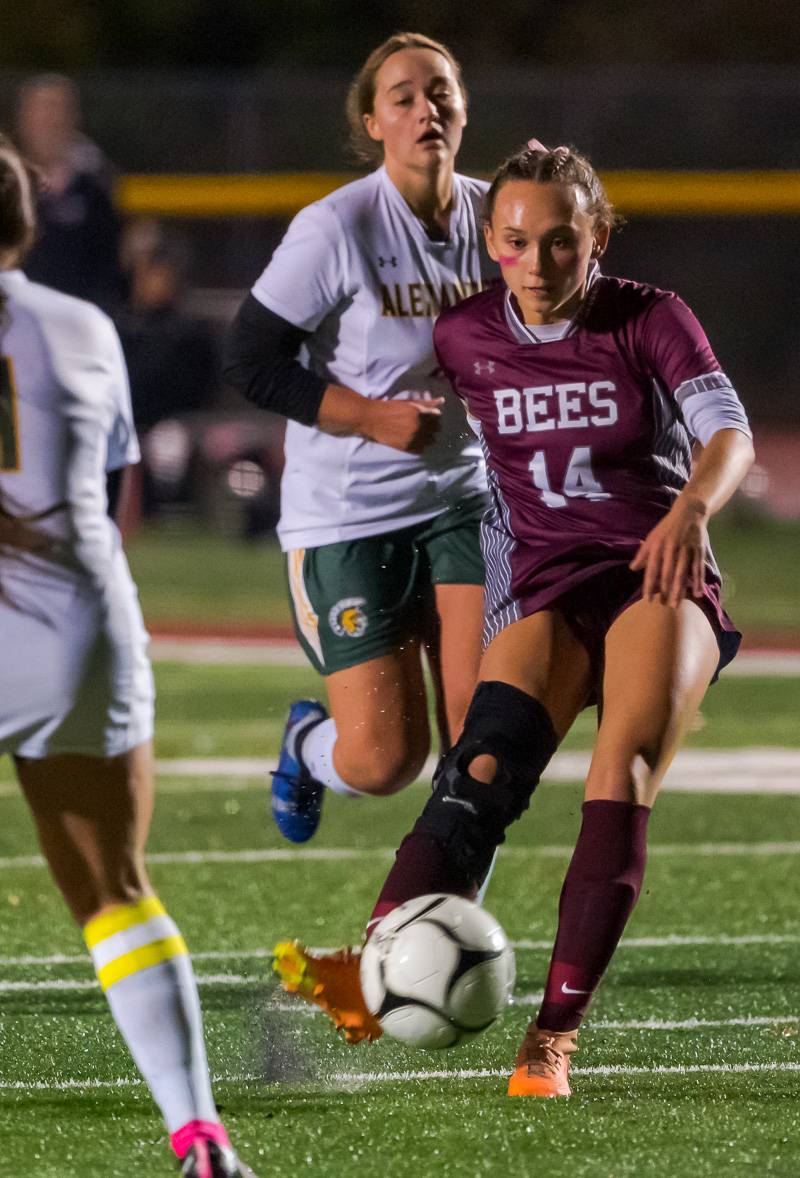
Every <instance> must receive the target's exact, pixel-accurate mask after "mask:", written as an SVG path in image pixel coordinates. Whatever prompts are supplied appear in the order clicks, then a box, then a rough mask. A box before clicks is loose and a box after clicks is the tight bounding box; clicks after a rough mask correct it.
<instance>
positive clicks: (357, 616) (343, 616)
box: [328, 597, 369, 638]
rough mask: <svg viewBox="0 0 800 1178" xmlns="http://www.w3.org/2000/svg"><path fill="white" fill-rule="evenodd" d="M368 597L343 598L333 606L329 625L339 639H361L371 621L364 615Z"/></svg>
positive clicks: (330, 611) (329, 613)
mask: <svg viewBox="0 0 800 1178" xmlns="http://www.w3.org/2000/svg"><path fill="white" fill-rule="evenodd" d="M366 604H367V599H366V597H343V598H342V600H341V601H337V602H336V604H335V605H333V606H331V608H330V610H329V612H328V625H329V626H330V628H331V630H333V632H334V634H335V635H336V636H337V638H360V637H361V635H362V634H363V633H364V631H365V630H366V628H367V626H368V624H369V621H368V618H367V615H366V614H365V613H364V608H363V607H364V606H365V605H366Z"/></svg>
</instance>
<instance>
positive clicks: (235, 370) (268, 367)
mask: <svg viewBox="0 0 800 1178" xmlns="http://www.w3.org/2000/svg"><path fill="white" fill-rule="evenodd" d="M311 334H312V333H311V332H310V331H305V330H303V328H301V327H296V326H295V325H294V324H293V323H290V322H289V321H288V320H287V319H284V318H283V317H282V316H280V315H278V314H276V313H275V312H274V311H272V310H270V309H269V308H268V307H265V306H263V305H262V304H261V303H260V302H259V301H258V299H256V298H255V297H254V296H253V295H252V294H249V295H248V296H247V297H246V298H245V300H244V302H243V303H242V306H241V307H240V308H239V312H238V314H237V316H236V318H235V319H234V321H233V324H232V326H231V329H230V332H229V333H228V338H227V341H226V347H225V355H224V361H223V375H224V377H225V379H226V380H227V382H228V383H229V384H230V385H232V386H233V388H235V389H237V390H238V391H239V392H240V393H242V394H243V396H245V397H246V398H247V400H248V401H250V402H251V403H252V404H254V405H257V406H258V407H259V408H260V409H269V410H271V411H272V412H273V413H279V414H280V415H281V416H282V417H288V418H289V419H290V420H292V421H299V422H301V424H303V425H310V426H316V428H317V429H320V430H323V432H325V433H328V434H333V435H334V436H335V437H361V438H367V439H369V441H371V442H381V443H382V444H383V445H385V446H392V447H393V448H394V449H397V450H408V451H414V452H417V451H419V450H422V449H424V447H425V446H426V445H427V444H428V442H430V441H431V440H432V438H433V436H434V433H435V429H436V426H437V425H438V417H439V412H440V411H439V405H440V404H441V400H436V401H382V400H373V399H371V398H369V397H363V396H362V395H361V394H360V393H357V392H356V391H355V390H354V389H350V388H346V387H345V386H344V385H335V384H329V383H328V382H327V381H326V380H325V379H324V378H323V377H321V376H318V375H317V373H315V372H309V370H308V369H307V368H306V367H304V365H302V364H301V363H300V361H299V360H298V352H299V351H300V347H301V345H302V344H303V342H304V341H305V340H306V339H308V337H309V336H310V335H311Z"/></svg>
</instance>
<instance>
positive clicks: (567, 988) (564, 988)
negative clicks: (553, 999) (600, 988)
mask: <svg viewBox="0 0 800 1178" xmlns="http://www.w3.org/2000/svg"><path fill="white" fill-rule="evenodd" d="M591 992H592V991H591V990H573V989H572V987H571V986H568V985H567V983H566V982H563V983H562V986H561V993H562V994H591Z"/></svg>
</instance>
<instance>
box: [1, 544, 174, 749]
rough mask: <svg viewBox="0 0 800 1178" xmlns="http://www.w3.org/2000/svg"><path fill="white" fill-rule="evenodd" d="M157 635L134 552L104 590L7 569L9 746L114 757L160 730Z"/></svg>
mask: <svg viewBox="0 0 800 1178" xmlns="http://www.w3.org/2000/svg"><path fill="white" fill-rule="evenodd" d="M147 642H148V636H147V632H146V631H145V628H144V622H143V621H142V613H141V610H140V608H139V600H138V595H137V593H136V586H135V585H134V583H133V581H132V579H131V575H130V573H129V571H128V565H127V562H126V560H125V557H124V555H123V554H122V553H121V552H119V553H118V554H117V556H116V558H115V563H114V569H113V576H112V578H111V579H110V582H109V584H108V585H107V586H106V590H105V593H104V594H103V595H102V596H101V595H100V594H99V593H98V592H96V591H94V590H91V589H89V588H87V587H86V586H85V585H83V584H78V583H72V582H70V581H68V580H66V579H64V580H55V579H53V580H48V581H47V582H45V581H43V580H34V579H32V578H29V577H25V576H24V575H23V576H20V575H17V574H16V573H15V572H14V571H13V570H12V571H9V567H8V565H7V564H6V563H5V562H4V564H3V568H2V570H1V571H0V753H13V754H14V755H16V756H19V757H29V758H33V759H40V758H42V757H50V756H55V755H57V754H59V753H82V754H84V755H86V756H95V757H114V756H118V755H119V754H120V753H124V752H127V751H128V750H129V749H132V748H134V747H135V746H136V745H138V744H141V743H142V742H143V741H146V740H150V739H151V738H152V735H153V713H154V701H155V690H154V686H153V675H152V670H151V667H150V660H149V659H148V657H147Z"/></svg>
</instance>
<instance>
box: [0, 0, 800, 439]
mask: <svg viewBox="0 0 800 1178" xmlns="http://www.w3.org/2000/svg"><path fill="white" fill-rule="evenodd" d="M402 28H411V29H420V30H422V31H424V32H426V33H428V34H429V35H432V36H434V37H439V38H441V39H443V40H445V41H446V42H447V43H448V44H449V45H450V46H451V47H452V49H453V50H454V52H455V54H456V56H457V57H459V59H460V60H461V62H462V64H463V66H464V71H465V77H466V82H467V85H468V89H469V92H470V100H471V105H470V125H469V126H468V127H467V130H466V133H465V139H464V147H463V150H462V153H461V156H460V157H459V167H460V169H461V170H462V171H465V172H479V173H488V172H491V170H492V168H493V167H494V166H495V165H496V164H497V163H498V162H499V160H500V159H501V158H502V157H503V156H504V155H506V154H508V153H509V152H511V151H513V150H514V149H516V148H517V147H518V146H519V145H520V144H521V142H523V141H524V140H525V139H527V138H528V137H529V136H530V135H532V134H535V135H537V136H538V137H539V138H540V139H542V140H543V141H544V142H545V143H560V142H570V143H574V144H575V145H576V146H578V147H579V148H580V149H581V150H583V151H585V152H586V153H587V154H588V155H589V156H590V157H591V158H592V160H593V161H594V162H595V163H596V165H597V166H598V167H599V168H600V170H601V171H603V170H610V169H648V170H656V171H657V170H662V169H663V170H692V171H703V170H717V169H731V170H749V169H755V170H761V169H764V170H771V169H783V170H789V171H792V170H795V169H800V5H798V4H796V3H794V2H793V3H789V2H788V0H767V2H766V3H762V4H755V3H752V2H750V0H696V2H695V3H692V4H688V3H680V4H664V5H661V6H659V7H658V8H655V7H654V6H651V5H649V4H645V3H641V2H639V0H637V2H631V0H605V2H601V0H560V2H559V3H555V4H554V3H552V2H550V3H546V4H545V3H538V2H533V3H531V2H530V0H524V2H523V0H504V3H503V4H502V6H500V5H498V6H491V5H485V4H461V3H459V4H454V3H422V2H419V0H405V2H402V3H401V2H399V0H395V2H389V3H386V2H384V3H363V2H360V3H355V2H353V0H327V2H326V3H323V2H321V0H299V2H298V0H295V2H294V3H288V2H284V0H267V2H265V0H258V2H256V0H234V2H229V3H227V4H225V5H220V4H219V3H214V4H212V3H211V2H210V0H129V2H128V3H117V2H116V0H105V2H102V0H92V2H90V0H63V2H62V3H60V4H58V5H55V4H54V3H52V2H50V0H24V2H23V0H3V3H2V5H1V6H0V123H2V125H4V126H6V127H8V126H11V125H12V123H13V110H14V94H15V90H16V87H17V85H18V83H19V82H20V81H21V80H22V78H23V77H25V76H27V75H28V74H29V73H30V72H38V71H41V70H60V71H65V72H68V73H70V74H72V76H74V77H75V78H76V79H77V81H78V83H79V86H80V90H81V95H82V100H83V108H84V125H85V128H86V131H87V133H88V134H89V135H90V136H91V137H92V138H93V139H95V140H96V141H97V142H98V143H99V144H100V145H101V146H102V148H103V150H104V151H105V152H106V153H107V155H108V156H109V158H110V160H111V161H112V163H113V165H114V167H115V168H117V169H118V170H119V171H120V172H167V173H169V172H212V173H213V172H220V173H224V172H273V171H319V172H325V171H337V172H339V171H342V170H348V169H354V168H355V164H353V162H352V161H351V160H349V159H348V155H347V150H346V146H345V143H346V126H345V121H344V114H343V104H344V97H345V93H346V90H347V85H348V82H349V80H350V78H351V77H352V75H353V73H354V72H355V70H356V69H357V68H358V67H359V65H360V64H361V62H362V61H363V59H364V57H365V56H366V55H367V54H368V53H369V51H370V50H371V49H372V48H374V47H375V45H376V44H378V43H379V42H380V41H382V40H383V39H384V38H385V37H386V36H388V35H389V34H390V33H391V32H393V31H396V30H397V29H402ZM622 212H623V213H624V212H625V210H624V209H622ZM628 222H629V223H628V224H627V226H626V227H625V229H624V231H623V232H622V233H621V234H620V235H619V236H618V237H617V238H616V239H615V240H614V242H613V244H612V248H611V250H610V252H609V255H608V258H607V263H606V269H607V270H608V271H609V272H615V273H620V274H625V275H629V276H630V277H633V278H637V279H642V280H646V281H649V282H653V283H656V284H657V285H661V286H664V287H668V288H671V289H676V290H678V291H679V292H680V293H681V294H682V295H683V296H684V298H685V299H686V300H687V301H688V302H689V304H690V305H691V306H692V307H693V308H694V310H695V311H696V312H697V314H698V315H699V316H700V318H701V320H702V321H703V323H704V324H705V325H706V327H707V330H708V333H709V335H710V337H711V340H712V343H713V345H714V346H715V349H716V351H717V352H718V354H719V357H720V360H721V362H722V364H723V366H724V367H725V368H726V369H727V370H728V371H729V373H730V375H731V376H732V377H733V379H734V380H735V382H736V383H737V385H738V386H739V388H740V389H741V392H742V395H743V397H744V399H745V400H746V402H747V404H748V408H749V409H750V412H751V414H752V415H753V416H754V417H755V418H756V419H759V420H773V421H776V422H780V423H787V424H791V423H794V424H798V425H800V413H799V412H798V409H797V402H798V390H797V376H796V374H797V371H798V368H800V340H799V338H798V334H799V333H798V327H797V312H798V309H800V308H798V296H797V283H796V281H795V271H796V267H797V258H798V253H799V252H800V251H799V250H798V247H799V246H800V218H798V217H796V216H763V215H761V214H759V213H758V212H757V211H756V210H754V212H753V214H752V215H749V216H719V217H713V218H709V217H702V218H701V217H686V216H661V217H655V218H654V217H644V216H641V215H633V216H630V217H629V218H628ZM285 224H286V221H285V219H279V218H270V219H259V218H255V219H236V218H229V219H219V220H213V221H211V220H196V221H188V220H181V221H180V222H176V226H177V228H178V230H179V232H180V233H181V234H182V235H183V237H184V238H185V240H186V242H187V244H188V246H189V248H190V252H191V264H190V278H191V282H192V285H193V286H194V287H200V288H204V289H209V288H210V289H212V290H216V291H223V292H224V291H230V292H232V293H231V296H230V300H229V301H226V300H225V299H224V298H223V299H222V300H221V301H218V302H217V303H215V304H214V305H215V306H216V307H221V308H226V307H228V306H232V305H234V304H235V301H236V299H237V298H238V292H239V291H241V290H242V289H243V288H246V287H247V286H248V285H250V284H251V283H252V281H253V280H254V279H255V277H256V276H257V274H258V273H259V272H260V270H261V269H262V267H263V265H264V264H265V263H266V261H267V260H268V258H269V255H270V253H271V250H272V249H273V247H274V245H275V243H276V242H277V241H278V240H279V238H280V235H281V234H282V232H283V230H284V228H285ZM222 314H223V316H224V314H225V311H224V310H223V311H222Z"/></svg>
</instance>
